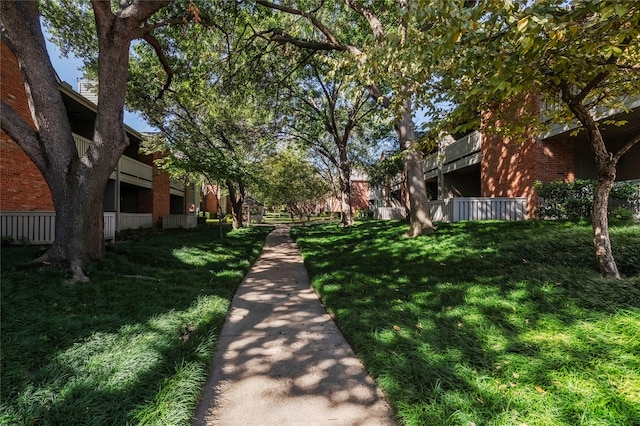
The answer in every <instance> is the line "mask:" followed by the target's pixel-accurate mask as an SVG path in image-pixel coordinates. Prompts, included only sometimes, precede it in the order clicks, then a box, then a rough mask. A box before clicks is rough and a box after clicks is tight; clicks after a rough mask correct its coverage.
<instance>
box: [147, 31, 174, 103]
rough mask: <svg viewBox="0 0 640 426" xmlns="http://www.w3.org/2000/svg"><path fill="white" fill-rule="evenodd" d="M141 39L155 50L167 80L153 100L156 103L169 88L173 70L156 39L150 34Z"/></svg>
mask: <svg viewBox="0 0 640 426" xmlns="http://www.w3.org/2000/svg"><path fill="white" fill-rule="evenodd" d="M142 38H143V39H144V41H146V42H147V43H149V44H150V45H151V47H153V50H155V52H156V55H157V56H158V60H159V61H160V63H161V64H162V68H163V69H164V72H165V73H166V74H167V80H166V81H165V82H164V86H162V89H161V90H160V93H158V96H156V99H155V100H156V101H157V100H159V99H162V96H163V95H164V92H166V91H167V89H169V86H171V80H172V79H173V70H172V69H171V66H170V65H169V61H167V57H166V56H165V54H164V52H163V51H162V47H161V46H160V43H159V42H158V39H156V38H155V37H154V36H153V35H151V34H150V33H145V34H144V36H143V37H142Z"/></svg>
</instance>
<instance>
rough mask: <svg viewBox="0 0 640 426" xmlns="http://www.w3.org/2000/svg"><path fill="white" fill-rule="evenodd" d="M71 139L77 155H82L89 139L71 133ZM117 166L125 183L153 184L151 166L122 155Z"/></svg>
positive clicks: (147, 186)
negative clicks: (74, 144) (74, 143)
mask: <svg viewBox="0 0 640 426" xmlns="http://www.w3.org/2000/svg"><path fill="white" fill-rule="evenodd" d="M73 140H74V141H75V142H76V148H77V149H78V155H83V154H84V153H85V152H87V149H88V148H89V145H90V144H91V141H90V140H89V139H87V138H83V137H82V136H79V135H76V134H75V133H74V134H73ZM118 168H119V169H120V173H121V175H122V176H121V178H122V179H123V180H124V181H126V182H127V183H132V184H135V185H138V186H143V187H145V188H151V187H152V185H153V167H151V166H149V165H147V164H144V163H141V162H140V161H138V160H134V159H133V158H130V157H127V156H124V155H123V156H122V157H120V161H119V162H118Z"/></svg>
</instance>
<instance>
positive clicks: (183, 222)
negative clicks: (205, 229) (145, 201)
mask: <svg viewBox="0 0 640 426" xmlns="http://www.w3.org/2000/svg"><path fill="white" fill-rule="evenodd" d="M196 226H198V217H197V216H196V215H188V216H187V215H184V214H171V215H169V216H162V229H179V228H183V229H191V228H195V227H196Z"/></svg>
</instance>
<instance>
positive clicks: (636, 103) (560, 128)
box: [540, 96, 640, 139]
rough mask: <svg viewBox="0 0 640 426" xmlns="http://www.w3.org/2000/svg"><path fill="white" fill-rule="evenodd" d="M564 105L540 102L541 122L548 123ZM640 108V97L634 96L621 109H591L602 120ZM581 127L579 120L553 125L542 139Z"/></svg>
mask: <svg viewBox="0 0 640 426" xmlns="http://www.w3.org/2000/svg"><path fill="white" fill-rule="evenodd" d="M562 107H563V105H562V104H561V101H560V100H559V99H553V98H543V99H541V101H540V120H541V121H542V122H548V121H550V120H551V118H552V117H553V116H554V115H555V114H556V113H557V111H558V110H559V109H561V108H562ZM638 107H640V97H638V96H634V97H629V98H626V99H625V100H624V101H623V102H622V103H621V105H620V107H619V108H603V107H595V108H592V109H591V111H590V112H591V113H592V114H594V116H595V118H596V120H602V119H605V118H607V117H611V116H612V115H616V114H619V113H621V112H625V111H626V110H632V109H635V108H638ZM578 127H580V124H579V123H578V121H577V120H575V119H573V120H571V121H570V122H565V123H552V124H551V127H550V128H549V131H548V132H547V133H545V134H543V135H542V138H543V139H545V138H549V137H551V136H555V135H558V134H561V133H564V132H568V131H569V130H573V129H576V128H578Z"/></svg>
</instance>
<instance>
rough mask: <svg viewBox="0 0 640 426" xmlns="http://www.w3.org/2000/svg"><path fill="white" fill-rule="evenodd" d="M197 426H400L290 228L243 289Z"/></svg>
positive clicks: (273, 242)
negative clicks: (322, 296)
mask: <svg viewBox="0 0 640 426" xmlns="http://www.w3.org/2000/svg"><path fill="white" fill-rule="evenodd" d="M194 424H195V425H215V426H235V425H265V426H266V425H277V426H282V425H296V426H297V425H333V426H342V425H395V424H396V423H395V421H394V420H393V413H392V411H391V409H390V408H389V406H388V405H387V403H386V402H385V400H384V398H383V396H382V393H381V392H380V390H379V389H377V388H376V386H375V384H374V382H373V380H372V379H371V377H369V376H368V375H367V374H366V372H365V370H364V368H363V366H362V364H361V363H360V361H359V360H358V358H356V356H355V355H354V353H353V351H352V349H351V347H350V346H349V345H348V344H347V343H346V341H345V340H344V338H343V336H342V334H341V333H340V331H339V330H338V329H337V327H336V325H335V323H334V322H333V320H332V319H331V318H330V317H329V315H327V312H326V310H325V309H324V307H323V306H322V304H321V303H320V301H319V300H318V297H317V296H316V294H315V293H314V291H313V290H312V289H311V287H310V285H309V278H308V276H307V272H306V269H305V267H304V264H303V262H302V258H301V256H300V251H299V249H298V247H297V245H296V244H295V243H294V242H293V241H292V240H291V239H290V238H289V229H288V228H287V227H277V228H276V230H275V231H273V232H272V233H271V234H270V235H269V236H268V237H267V241H266V244H265V247H264V249H263V251H262V254H261V255H260V257H259V258H258V259H257V260H256V262H255V264H254V265H253V266H252V268H251V269H250V271H249V273H248V274H247V276H246V277H245V279H244V280H243V282H242V284H241V285H240V287H239V289H238V291H237V293H236V295H235V297H234V299H233V302H232V308H231V311H230V313H229V316H228V317H227V320H226V321H225V323H224V326H223V327H222V333H221V336H220V342H219V345H218V349H217V352H216V356H215V359H214V363H213V367H212V371H211V373H210V377H209V379H208V380H207V384H206V386H205V389H204V392H203V399H202V402H201V403H200V406H199V407H198V409H197V411H196V416H195V421H194Z"/></svg>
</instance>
